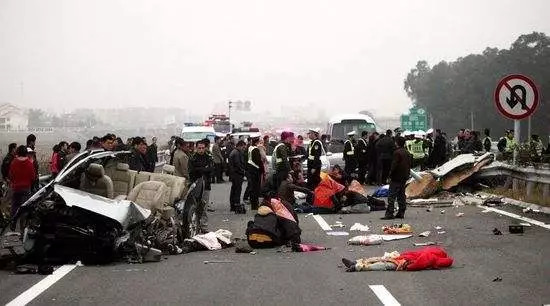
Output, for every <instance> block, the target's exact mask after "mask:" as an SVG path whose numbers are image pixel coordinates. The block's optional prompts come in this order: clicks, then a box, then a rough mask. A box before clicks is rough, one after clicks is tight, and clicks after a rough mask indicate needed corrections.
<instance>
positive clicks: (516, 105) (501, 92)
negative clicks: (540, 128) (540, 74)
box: [495, 74, 539, 120]
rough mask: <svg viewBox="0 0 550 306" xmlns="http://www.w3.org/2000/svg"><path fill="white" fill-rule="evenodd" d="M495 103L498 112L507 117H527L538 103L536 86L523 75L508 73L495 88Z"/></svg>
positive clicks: (517, 118)
mask: <svg viewBox="0 0 550 306" xmlns="http://www.w3.org/2000/svg"><path fill="white" fill-rule="evenodd" d="M495 104H496V107H497V109H498V110H499V112H500V113H501V114H502V115H504V116H505V117H507V118H510V119H516V120H519V119H524V118H527V117H529V116H531V115H532V114H533V113H534V112H535V110H536V108H537V106H538V104H539V92H538V90H537V86H536V85H535V82H533V81H532V80H531V79H530V78H528V77H526V76H524V75H521V74H512V75H509V76H507V77H505V78H504V79H502V80H501V81H500V82H499V83H498V85H497V88H496V89H495Z"/></svg>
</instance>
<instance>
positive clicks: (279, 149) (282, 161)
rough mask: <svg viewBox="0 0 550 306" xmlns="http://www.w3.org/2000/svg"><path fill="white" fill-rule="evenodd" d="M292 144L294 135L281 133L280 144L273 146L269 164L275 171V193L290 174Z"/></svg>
mask: <svg viewBox="0 0 550 306" xmlns="http://www.w3.org/2000/svg"><path fill="white" fill-rule="evenodd" d="M293 142H294V133H292V132H286V131H285V132H282V133H281V142H279V143H278V144H277V146H275V149H274V150H273V156H272V157H271V158H272V161H271V164H272V165H273V168H274V169H275V174H274V177H273V182H274V186H273V187H274V188H275V191H277V189H279V186H280V185H281V183H282V182H283V181H284V180H286V179H287V178H288V174H289V173H290V170H291V169H290V160H289V156H290V153H291V152H292V147H291V145H292V143H293Z"/></svg>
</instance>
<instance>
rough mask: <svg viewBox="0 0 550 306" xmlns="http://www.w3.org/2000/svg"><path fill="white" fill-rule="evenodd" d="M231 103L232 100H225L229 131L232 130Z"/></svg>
mask: <svg viewBox="0 0 550 306" xmlns="http://www.w3.org/2000/svg"><path fill="white" fill-rule="evenodd" d="M232 105H233V102H231V101H229V102H227V107H228V112H227V118H229V133H232V132H233V125H231V107H232Z"/></svg>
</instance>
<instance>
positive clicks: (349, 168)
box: [344, 131, 357, 180]
mask: <svg viewBox="0 0 550 306" xmlns="http://www.w3.org/2000/svg"><path fill="white" fill-rule="evenodd" d="M354 136H355V131H352V132H349V133H348V140H346V141H345V142H344V161H345V162H346V166H345V167H344V172H345V173H346V176H347V179H348V180H349V179H350V178H351V177H352V174H353V173H354V172H355V169H356V168H357V158H356V156H355V139H354Z"/></svg>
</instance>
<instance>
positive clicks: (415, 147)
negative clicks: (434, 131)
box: [406, 135, 426, 170]
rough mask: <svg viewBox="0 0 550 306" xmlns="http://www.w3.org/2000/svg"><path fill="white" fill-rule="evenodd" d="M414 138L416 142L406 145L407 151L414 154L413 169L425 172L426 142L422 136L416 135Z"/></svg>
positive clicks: (411, 141) (408, 142) (412, 141)
mask: <svg viewBox="0 0 550 306" xmlns="http://www.w3.org/2000/svg"><path fill="white" fill-rule="evenodd" d="M414 137H415V139H414V140H409V141H407V142H406V145H408V148H407V150H408V151H409V153H410V154H412V157H413V165H412V166H413V168H416V167H420V169H421V170H424V159H425V157H426V151H425V145H424V140H423V139H422V136H420V135H415V136H414Z"/></svg>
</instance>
